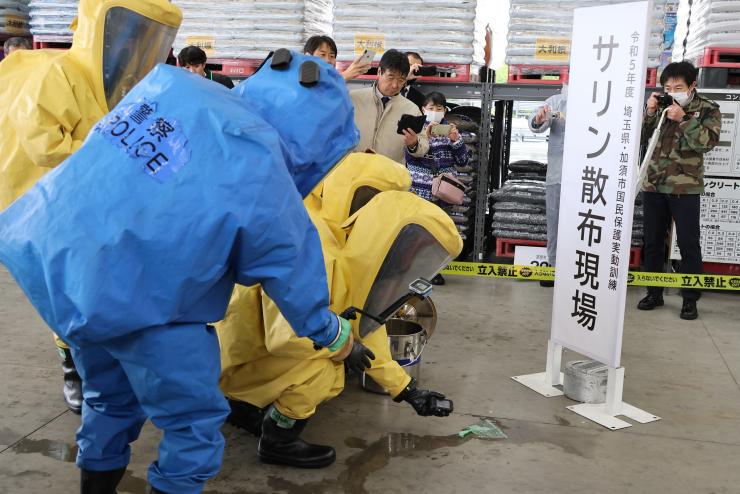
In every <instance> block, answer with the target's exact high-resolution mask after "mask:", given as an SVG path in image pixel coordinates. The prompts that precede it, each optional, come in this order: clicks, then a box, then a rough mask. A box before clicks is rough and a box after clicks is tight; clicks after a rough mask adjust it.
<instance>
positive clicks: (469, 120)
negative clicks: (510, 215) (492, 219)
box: [445, 107, 485, 255]
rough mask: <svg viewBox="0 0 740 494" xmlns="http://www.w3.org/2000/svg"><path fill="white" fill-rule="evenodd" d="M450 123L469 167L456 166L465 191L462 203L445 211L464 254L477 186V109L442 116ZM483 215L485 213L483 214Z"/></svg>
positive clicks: (459, 108)
mask: <svg viewBox="0 0 740 494" xmlns="http://www.w3.org/2000/svg"><path fill="white" fill-rule="evenodd" d="M445 118H446V119H447V121H448V122H449V123H451V124H455V125H456V126H457V128H458V130H459V131H460V136H461V138H462V140H463V141H464V142H465V145H466V146H467V148H468V164H467V165H466V166H458V167H456V171H457V178H458V179H459V180H460V181H461V182H462V183H464V184H465V185H466V187H467V188H468V189H467V192H466V193H465V199H464V202H463V204H461V205H459V206H452V207H451V208H447V209H446V211H447V212H448V214H449V215H450V217H451V218H452V221H454V222H455V226H457V231H458V232H460V236H461V237H462V239H463V240H464V241H465V249H464V250H463V255H464V254H465V253H466V252H467V251H468V247H469V246H470V242H468V239H471V240H472V238H473V230H474V228H475V215H476V211H475V197H476V190H477V185H478V165H479V162H480V136H479V135H478V132H479V131H480V108H474V107H457V108H454V109H453V110H452V111H450V112H448V113H447V116H446V117H445ZM484 214H485V213H484Z"/></svg>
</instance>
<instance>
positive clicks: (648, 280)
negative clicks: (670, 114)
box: [442, 262, 740, 290]
mask: <svg viewBox="0 0 740 494" xmlns="http://www.w3.org/2000/svg"><path fill="white" fill-rule="evenodd" d="M442 274H444V275H453V276H454V275H458V276H473V277H477V278H508V279H512V280H532V281H552V280H554V279H555V268H551V267H540V266H516V265H511V264H489V263H483V262H453V263H451V264H450V265H449V266H447V267H446V268H445V269H444V270H443V271H442ZM627 284H629V285H631V286H660V287H665V288H701V289H705V290H707V289H708V290H740V275H739V276H726V275H717V274H680V273H643V272H641V271H630V273H629V274H628V275H627Z"/></svg>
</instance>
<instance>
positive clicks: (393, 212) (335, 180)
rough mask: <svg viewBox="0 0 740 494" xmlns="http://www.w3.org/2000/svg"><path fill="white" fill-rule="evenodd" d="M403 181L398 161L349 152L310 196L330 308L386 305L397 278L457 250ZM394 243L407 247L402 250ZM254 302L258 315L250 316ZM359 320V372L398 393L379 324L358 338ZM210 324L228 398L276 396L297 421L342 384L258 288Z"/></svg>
mask: <svg viewBox="0 0 740 494" xmlns="http://www.w3.org/2000/svg"><path fill="white" fill-rule="evenodd" d="M409 186H410V177H409V175H408V172H407V171H406V169H405V168H404V167H402V166H401V165H398V164H397V163H395V162H393V161H391V160H388V159H387V158H384V157H381V156H378V155H371V154H361V153H356V154H352V155H350V156H348V157H347V158H346V159H345V160H344V161H343V162H342V163H341V164H340V165H338V166H337V168H336V169H335V170H334V171H333V172H332V173H331V174H330V175H329V176H328V177H327V178H326V179H325V180H324V182H323V184H322V185H321V186H320V187H319V188H317V190H316V191H314V193H313V194H312V195H311V196H310V197H309V198H307V200H306V205H307V209H308V211H309V214H310V215H311V218H312V220H313V221H314V224H315V225H316V227H317V230H318V231H319V236H320V237H321V242H322V247H323V250H324V262H325V265H326V270H327V279H328V280H329V285H330V286H329V288H330V290H329V291H330V295H331V309H332V310H335V311H337V312H341V311H343V310H344V309H346V308H347V307H349V306H355V307H360V308H365V309H370V308H371V307H375V306H377V305H378V304H379V303H380V304H386V306H387V305H390V303H391V302H393V301H394V300H395V299H397V298H398V297H400V296H401V295H402V294H403V293H404V292H405V290H406V289H407V286H408V281H409V280H407V279H404V278H403V277H404V276H406V277H407V278H408V277H409V276H411V277H413V278H416V277H419V276H431V275H432V274H434V273H435V272H436V270H439V269H440V268H441V267H443V266H444V265H445V263H446V262H447V261H448V260H449V259H450V258H452V257H455V256H456V255H457V254H459V252H460V250H461V249H462V240H461V239H460V236H459V234H458V233H457V230H456V229H455V226H454V224H453V223H452V221H451V220H450V219H449V217H448V216H447V215H446V214H445V213H444V212H443V211H442V210H440V209H439V208H438V207H437V206H435V205H433V204H431V203H429V202H427V201H424V200H423V199H420V198H419V197H417V196H415V195H414V194H411V193H408V192H402V191H405V190H408V188H409ZM370 189H373V190H372V191H371V190H370ZM374 194H377V195H375V197H374V198H373V195H374ZM368 201H369V202H368ZM350 213H354V215H353V216H351V217H350V218H349V219H348V216H349V215H350ZM330 224H331V225H332V226H333V228H332V227H331V226H330ZM414 225H417V226H414ZM401 245H403V246H405V247H406V248H408V250H407V251H406V252H401V251H399V250H398V247H399V246H401ZM417 247H419V248H417ZM430 252H433V253H432V254H431V255H430ZM417 254H421V258H418V256H417ZM414 259H416V262H414ZM419 261H421V262H420V263H419ZM388 273H393V274H391V275H390V276H389V275H388ZM396 275H398V276H396ZM379 286H380V287H384V289H383V290H381V291H382V293H383V295H378V294H376V296H374V297H373V298H374V299H375V300H369V299H368V297H369V296H370V295H371V293H372V292H374V291H375V292H378V293H380V292H381V291H378V290H377V288H378V287H379ZM390 298H392V299H393V300H390V301H388V300H387V299H390ZM257 303H260V304H261V305H262V311H261V314H260V315H259V316H257V317H250V315H249V312H251V311H252V310H254V309H253V307H254V306H253V304H257ZM384 308H385V307H378V308H376V309H374V310H375V313H376V314H377V313H378V312H380V310H382V309H384ZM363 324H365V321H363V319H362V318H360V320H359V321H354V322H353V334H354V337H355V338H356V339H357V340H359V341H360V342H361V343H362V344H363V345H365V346H366V347H367V348H369V349H370V350H371V351H372V352H373V353H374V354H375V357H376V358H375V360H374V361H373V362H372V367H371V368H370V369H368V370H367V371H366V372H367V374H368V375H369V376H370V377H372V378H373V380H375V381H376V382H377V383H379V384H380V385H381V386H383V387H384V388H386V389H387V390H388V392H389V393H390V394H391V396H393V397H395V396H397V395H398V394H399V393H401V392H402V391H403V390H404V388H406V386H407V385H408V384H409V382H410V380H411V379H410V377H409V376H408V374H406V372H405V371H404V370H403V368H402V367H401V366H400V365H398V363H397V362H395V361H394V360H393V359H392V357H391V354H390V348H389V345H388V336H387V333H386V331H385V327H380V328H378V329H376V330H375V331H374V332H372V333H370V334H368V335H367V336H366V337H365V338H362V337H361V335H360V331H359V329H360V327H361V325H363ZM216 327H217V330H218V335H219V339H220V343H221V356H222V376H221V388H222V390H223V391H224V393H225V394H226V395H227V396H228V397H229V398H231V399H234V400H238V401H244V402H247V403H251V404H252V405H255V406H258V407H261V408H262V407H266V406H268V405H270V404H273V405H274V406H275V408H276V409H277V410H278V411H279V412H280V413H282V414H283V415H285V416H286V417H289V418H292V419H296V420H302V419H306V418H309V417H310V416H312V415H313V414H314V413H315V412H316V407H317V406H318V405H319V404H321V403H322V402H324V401H327V400H329V399H331V398H333V397H335V396H337V395H338V394H339V393H341V391H342V390H343V389H344V366H343V364H342V363H341V362H338V363H337V362H334V361H333V360H331V357H332V354H331V353H330V352H329V351H328V350H326V349H323V350H321V351H316V350H315V349H314V348H313V345H312V344H311V342H310V341H309V340H307V339H305V338H297V337H295V335H294V334H292V331H291V330H290V327H289V325H288V323H287V321H285V319H284V318H283V317H282V316H281V315H280V313H279V311H278V309H277V307H276V306H275V304H274V303H273V302H272V301H271V300H269V298H267V297H266V296H265V295H264V293H262V292H261V290H260V288H259V287H250V288H244V289H240V288H239V287H237V289H236V291H235V293H234V295H233V297H232V300H231V304H230V306H229V310H228V311H227V314H226V318H225V319H224V321H222V322H221V323H219V324H218V325H217V326H216Z"/></svg>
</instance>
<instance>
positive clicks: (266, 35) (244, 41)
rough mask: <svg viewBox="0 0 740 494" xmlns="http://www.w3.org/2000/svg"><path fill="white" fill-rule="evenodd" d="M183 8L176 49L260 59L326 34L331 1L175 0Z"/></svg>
mask: <svg viewBox="0 0 740 494" xmlns="http://www.w3.org/2000/svg"><path fill="white" fill-rule="evenodd" d="M174 3H175V4H177V5H178V6H179V7H180V8H181V9H182V11H183V22H182V27H180V30H179V31H178V33H177V39H176V40H175V52H179V51H180V50H182V49H183V48H185V47H186V46H188V45H196V46H200V47H201V48H203V49H205V50H206V51H207V53H208V54H209V56H210V57H212V58H241V59H262V58H264V57H265V56H266V55H267V53H268V52H270V51H271V50H276V49H278V48H287V49H290V50H295V51H302V49H303V44H304V43H305V41H306V40H307V39H308V38H310V37H311V36H313V35H315V34H327V33H330V32H331V11H332V0H267V1H258V0H219V1H218V2H203V1H199V0H174Z"/></svg>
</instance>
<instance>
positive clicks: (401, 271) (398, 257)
mask: <svg viewBox="0 0 740 494" xmlns="http://www.w3.org/2000/svg"><path fill="white" fill-rule="evenodd" d="M451 260H452V256H450V254H449V253H448V252H447V250H446V249H445V248H444V247H443V246H442V244H441V243H439V241H438V240H437V239H436V238H434V236H433V235H432V234H431V233H429V231H428V230H426V229H425V228H424V227H421V226H419V225H407V226H405V227H404V228H403V229H402V230H401V231H400V233H399V234H398V237H396V240H395V241H394V242H393V245H392V246H391V248H390V250H389V251H388V254H387V255H386V258H385V261H384V262H383V265H382V266H381V267H380V270H379V271H378V276H377V277H376V278H375V282H374V283H373V286H372V288H371V289H370V293H369V294H368V297H367V301H366V302H365V307H364V309H363V311H364V312H367V313H369V314H376V315H377V314H381V313H383V312H384V311H385V310H386V309H387V308H388V307H390V306H391V305H393V304H394V303H395V302H396V301H397V300H398V299H400V298H401V297H403V296H404V295H405V294H407V293H408V292H409V285H410V284H411V283H412V282H414V280H416V279H418V278H424V279H427V280H431V279H432V278H433V277H434V276H435V275H436V274H437V273H439V272H440V271H441V270H442V268H444V267H445V266H446V265H447V264H449V262H450V261H451ZM379 327H380V324H379V323H378V322H376V321H373V320H372V319H371V318H369V317H365V316H362V317H361V318H360V336H362V337H363V338H364V337H365V336H367V335H368V334H370V333H372V332H373V331H375V330H376V329H378V328H379Z"/></svg>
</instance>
